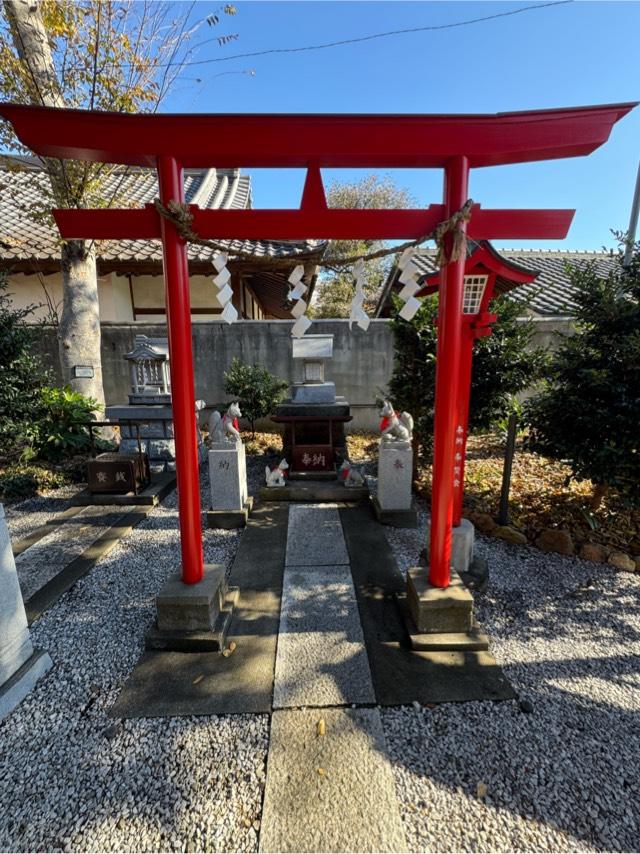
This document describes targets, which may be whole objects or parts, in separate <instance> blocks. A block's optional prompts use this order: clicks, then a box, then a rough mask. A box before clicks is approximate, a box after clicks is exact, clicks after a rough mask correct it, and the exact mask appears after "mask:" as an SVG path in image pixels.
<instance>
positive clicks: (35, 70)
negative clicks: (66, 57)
mask: <svg viewBox="0 0 640 854" xmlns="http://www.w3.org/2000/svg"><path fill="white" fill-rule="evenodd" d="M4 9H5V13H6V16H7V20H8V21H9V27H10V28H11V37H12V39H13V43H14V45H15V48H16V51H17V53H18V56H19V57H20V59H21V60H22V62H23V63H24V65H25V66H26V68H27V69H28V71H29V74H28V82H29V100H30V101H31V103H32V104H42V105H43V106H45V107H64V106H65V103H64V97H63V96H62V91H61V89H60V83H59V81H58V75H57V74H56V69H55V66H54V64H53V57H52V55H51V47H50V45H49V39H48V38H47V31H46V30H45V28H44V23H43V21H42V14H41V10H40V3H38V2H37V0H4Z"/></svg>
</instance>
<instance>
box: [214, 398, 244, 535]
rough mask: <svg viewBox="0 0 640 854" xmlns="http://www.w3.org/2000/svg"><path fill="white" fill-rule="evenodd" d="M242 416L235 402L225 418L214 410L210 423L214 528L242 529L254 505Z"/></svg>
mask: <svg viewBox="0 0 640 854" xmlns="http://www.w3.org/2000/svg"><path fill="white" fill-rule="evenodd" d="M241 415H242V413H241V412H240V407H239V406H238V404H237V403H232V404H231V406H230V407H229V409H228V410H227V412H226V413H225V414H224V415H220V413H219V412H217V411H214V413H213V415H212V416H211V420H210V421H209V436H210V445H209V483H210V488H211V509H210V510H209V512H208V513H207V524H208V526H209V527H210V528H240V527H242V526H243V525H245V524H246V522H247V518H248V516H249V513H250V512H251V508H252V506H253V498H251V497H250V496H249V490H248V488H247V458H246V451H245V447H244V444H243V442H242V439H241V437H240V432H239V430H238V418H240V417H241Z"/></svg>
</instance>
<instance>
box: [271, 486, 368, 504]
mask: <svg viewBox="0 0 640 854" xmlns="http://www.w3.org/2000/svg"><path fill="white" fill-rule="evenodd" d="M368 499H369V489H368V487H366V486H355V487H346V486H343V485H342V484H341V483H338V482H337V481H322V480H302V481H293V482H289V483H287V484H286V486H263V487H262V488H261V489H260V500H261V501H314V502H317V503H325V502H326V503H330V504H333V503H339V504H359V503H360V502H361V501H367V500H368Z"/></svg>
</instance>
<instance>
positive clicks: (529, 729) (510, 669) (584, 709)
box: [383, 502, 640, 851]
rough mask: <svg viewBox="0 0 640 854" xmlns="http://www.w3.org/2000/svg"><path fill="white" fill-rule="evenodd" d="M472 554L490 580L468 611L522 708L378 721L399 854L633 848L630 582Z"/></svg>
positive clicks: (483, 543) (639, 684)
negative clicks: (389, 768)
mask: <svg viewBox="0 0 640 854" xmlns="http://www.w3.org/2000/svg"><path fill="white" fill-rule="evenodd" d="M419 506H420V513H419V526H418V529H417V530H415V531H412V530H400V529H391V528H389V529H388V533H387V536H388V539H389V542H390V543H391V546H392V548H393V550H394V553H395V556H396V559H397V561H398V564H399V565H400V567H401V568H402V569H403V571H406V567H407V566H410V565H412V564H415V563H416V559H417V555H418V553H419V551H420V549H421V548H422V547H423V545H424V541H423V538H424V523H425V519H426V511H425V509H424V504H422V502H420V505H419ZM476 544H477V550H478V553H479V554H480V555H482V556H483V557H486V558H487V560H488V561H489V567H490V573H491V580H490V585H489V589H488V592H487V593H486V594H484V595H478V594H476V595H475V600H476V613H477V616H478V619H479V621H480V623H481V625H482V627H483V628H484V629H485V630H486V631H487V633H488V634H489V637H490V639H491V651H492V652H493V654H494V655H495V657H496V659H497V661H498V663H499V664H500V665H501V666H502V667H503V668H504V671H505V674H506V675H507V677H508V678H509V679H510V680H511V682H512V684H513V685H514V687H515V688H516V690H517V691H518V692H519V693H520V702H518V701H509V702H503V703H490V702H477V703H467V704H464V705H456V704H445V705H442V706H439V707H437V708H434V709H423V708H422V707H420V708H418V709H414V708H413V707H411V708H406V707H404V708H398V709H387V710H385V711H384V712H383V722H384V726H385V732H386V737H387V741H388V744H389V749H390V753H391V756H392V758H393V761H394V767H395V775H396V789H397V793H398V797H399V799H400V801H401V811H402V815H403V820H404V822H405V829H406V833H407V841H408V843H409V847H410V850H411V851H443V850H453V851H462V850H464V851H508V850H516V851H541V850H543V851H549V850H553V851H593V850H596V851H600V850H605V851H636V850H638V849H639V848H640V784H639V778H638V764H639V759H640V731H639V730H638V726H637V721H638V718H639V715H638V713H639V712H640V674H639V671H640V664H639V662H640V655H639V654H640V608H639V607H638V602H639V594H640V578H639V577H638V576H637V575H634V574H631V573H623V572H616V571H615V570H613V569H612V568H611V567H608V566H605V565H601V564H594V563H590V562H587V561H581V560H578V559H577V558H567V557H563V556H561V555H557V554H544V553H542V552H540V551H538V550H537V549H533V548H531V547H519V546H511V545H508V544H506V543H500V542H496V541H494V540H489V539H486V538H484V537H482V536H479V537H477V540H476ZM529 704H530V705H529ZM523 709H532V711H530V712H529V713H527V712H526V711H523ZM485 787H486V793H485Z"/></svg>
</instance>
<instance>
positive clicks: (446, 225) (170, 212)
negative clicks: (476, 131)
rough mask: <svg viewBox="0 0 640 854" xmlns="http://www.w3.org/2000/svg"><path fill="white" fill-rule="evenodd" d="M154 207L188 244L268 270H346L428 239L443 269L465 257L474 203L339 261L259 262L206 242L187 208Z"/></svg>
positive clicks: (300, 257)
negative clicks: (429, 226)
mask: <svg viewBox="0 0 640 854" xmlns="http://www.w3.org/2000/svg"><path fill="white" fill-rule="evenodd" d="M154 204H155V208H156V210H157V211H158V213H159V214H160V216H162V217H164V218H165V219H167V220H169V222H171V223H173V225H174V226H175V228H176V230H177V232H178V234H179V235H180V236H181V237H182V238H183V239H184V240H186V241H188V242H189V243H196V244H198V245H199V246H207V247H208V248H209V249H213V250H215V251H216V252H226V253H228V254H229V255H233V256H234V258H239V259H243V260H247V261H252V262H253V263H256V261H260V262H262V263H265V264H268V265H269V266H271V267H289V266H290V265H291V262H292V261H295V262H296V263H298V264H299V263H301V262H304V261H305V260H312V259H313V261H314V263H315V264H316V265H317V266H320V267H326V268H327V269H330V270H331V269H335V268H338V267H349V266H351V265H352V264H355V262H356V261H360V260H362V261H373V260H374V259H376V258H384V257H386V256H387V255H397V254H398V253H400V252H404V250H405V249H410V248H411V247H412V246H420V245H421V244H422V243H426V241H427V240H433V241H434V242H435V243H436V245H437V247H438V259H437V260H438V266H440V267H442V266H444V265H445V264H449V263H450V262H451V261H459V260H460V259H461V258H464V257H466V251H467V238H466V233H465V231H464V229H463V228H462V224H463V223H466V222H469V220H470V219H471V208H472V207H473V200H472V199H468V200H467V201H466V202H465V203H464V205H463V206H462V207H461V208H460V210H458V211H456V212H455V213H453V214H452V215H451V216H450V217H449V218H448V219H445V220H443V221H442V222H441V223H439V224H438V225H437V226H436V227H435V228H434V230H433V231H432V232H430V233H429V234H425V235H424V236H423V237H419V238H417V239H416V240H408V241H407V242H406V243H402V244H401V245H400V246H393V247H391V248H389V247H384V248H383V249H378V250H376V251H374V252H369V253H367V254H364V255H350V256H345V257H342V258H332V259H331V260H329V261H317V260H315V255H316V252H315V251H312V252H298V253H295V254H291V255H286V256H280V257H278V258H268V259H266V258H265V259H262V258H260V259H258V258H256V256H255V255H253V254H252V253H251V252H245V251H243V250H241V249H240V250H235V251H234V250H232V249H230V248H229V246H228V245H226V244H224V243H218V242H217V241H215V240H208V239H206V238H204V237H200V236H199V235H198V234H196V232H195V231H194V230H193V214H192V213H191V211H190V210H189V206H188V205H183V204H180V203H179V202H175V201H170V202H169V203H168V204H167V205H166V206H165V205H163V204H162V202H161V201H160V199H155V200H154ZM450 233H453V241H452V246H451V253H450V255H449V256H447V252H446V248H445V237H446V235H447V234H450Z"/></svg>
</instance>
